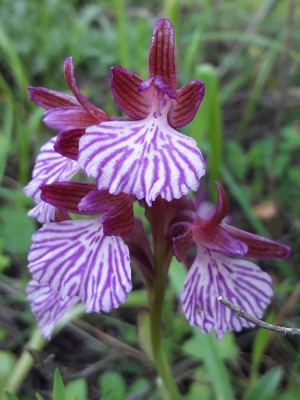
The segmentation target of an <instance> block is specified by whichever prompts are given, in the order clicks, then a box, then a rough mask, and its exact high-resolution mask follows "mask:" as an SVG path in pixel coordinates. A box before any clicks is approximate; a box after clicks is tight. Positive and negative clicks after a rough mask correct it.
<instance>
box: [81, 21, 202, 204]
mask: <svg viewBox="0 0 300 400" xmlns="http://www.w3.org/2000/svg"><path fill="white" fill-rule="evenodd" d="M148 69H149V79H148V80H146V81H143V80H142V79H141V78H139V77H138V76H136V75H135V74H133V73H132V72H130V71H127V70H125V69H124V68H122V67H120V66H117V67H114V68H112V70H111V86H112V92H113V95H114V98H115V101H116V103H117V104H118V105H119V107H120V108H121V110H122V111H124V112H125V113H126V114H127V115H128V116H129V117H130V119H131V120H130V121H124V120H119V121H109V122H103V123H101V124H100V125H95V126H92V127H90V128H87V129H86V133H85V135H83V136H82V137H81V139H80V142H79V157H78V162H79V164H80V166H81V167H82V169H83V170H84V172H85V173H86V175H87V176H88V177H89V178H95V179H96V182H97V187H98V189H99V190H103V189H107V190H109V192H110V193H112V194H118V193H121V192H124V193H128V194H131V195H135V196H136V197H137V199H139V200H140V199H145V201H146V203H147V204H148V205H149V206H150V205H151V204H152V202H153V201H154V200H155V199H156V198H157V196H159V195H160V196H161V197H162V198H164V199H166V200H168V201H171V200H172V199H174V198H175V199H178V198H180V197H181V196H182V195H183V194H186V193H187V192H188V191H189V190H197V189H198V187H199V180H200V178H201V176H203V175H204V173H205V162H204V160H203V157H202V155H201V152H200V150H199V149H198V148H197V144H196V142H195V141H194V140H193V139H192V138H190V137H187V136H185V135H183V134H181V133H179V132H177V131H176V130H175V129H174V128H179V127H182V126H184V125H186V124H188V123H189V122H190V121H191V120H192V119H193V117H194V116H195V114H196V112H197V110H198V107H199V105H200V103H201V101H202V99H203V96H204V84H203V82H200V81H197V80H194V81H192V82H190V83H189V84H188V85H186V86H185V87H183V88H182V89H179V90H177V71H176V64H175V49H174V29H173V26H172V24H171V22H170V21H169V20H167V19H161V20H159V21H158V22H157V23H156V24H155V26H154V29H153V34H152V40H151V44H150V50H149V62H148Z"/></svg>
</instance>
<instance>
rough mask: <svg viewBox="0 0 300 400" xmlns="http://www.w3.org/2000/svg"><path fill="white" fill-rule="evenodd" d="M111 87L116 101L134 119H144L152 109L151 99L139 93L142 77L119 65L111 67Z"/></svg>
mask: <svg viewBox="0 0 300 400" xmlns="http://www.w3.org/2000/svg"><path fill="white" fill-rule="evenodd" d="M110 81H111V88H112V92H113V95H114V98H115V102H116V103H117V104H118V106H119V107H120V109H121V110H122V111H124V113H125V114H127V115H129V117H131V118H133V119H138V120H139V119H144V118H146V117H147V115H148V114H149V112H150V110H151V101H150V99H147V98H146V97H145V96H143V95H142V94H140V93H138V89H139V86H140V85H141V83H142V79H141V78H139V77H138V76H136V75H135V74H133V73H132V72H130V71H127V70H126V69H124V68H122V67H120V66H118V67H114V68H112V69H111V73H110Z"/></svg>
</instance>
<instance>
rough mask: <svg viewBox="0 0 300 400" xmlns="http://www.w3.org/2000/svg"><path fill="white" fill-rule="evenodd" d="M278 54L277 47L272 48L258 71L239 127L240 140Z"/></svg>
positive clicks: (238, 137) (238, 136) (238, 135)
mask: <svg viewBox="0 0 300 400" xmlns="http://www.w3.org/2000/svg"><path fill="white" fill-rule="evenodd" d="M277 55H278V51H277V49H273V48H271V49H270V50H269V52H268V54H267V55H266V57H265V60H264V61H263V62H262V64H261V65H260V70H259V72H258V75H257V78H256V80H255V83H254V86H253V89H252V91H251V94H250V98H249V102H248V104H247V107H246V109H245V111H244V113H243V118H242V121H241V123H240V125H239V127H238V131H237V139H238V140H239V141H241V140H242V139H243V137H244V135H245V131H246V129H247V128H248V125H249V122H250V120H251V118H252V116H253V114H254V111H255V107H256V105H257V102H258V99H259V96H260V94H261V92H262V89H263V87H264V86H265V84H266V82H267V80H268V78H269V76H270V74H271V72H272V69H273V68H274V65H275V61H276V58H277Z"/></svg>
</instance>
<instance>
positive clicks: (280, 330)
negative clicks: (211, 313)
mask: <svg viewBox="0 0 300 400" xmlns="http://www.w3.org/2000/svg"><path fill="white" fill-rule="evenodd" d="M218 300H219V302H220V303H222V304H224V306H226V307H228V308H229V309H230V310H231V311H233V312H234V313H235V314H236V315H238V316H239V317H242V318H244V319H245V320H247V321H249V322H252V323H253V324H254V325H256V326H259V327H260V328H264V329H268V330H270V331H274V332H277V333H281V334H282V335H299V336H300V329H299V328H286V327H284V326H278V325H272V324H268V323H267V322H264V321H262V320H260V319H258V318H256V317H253V315H251V314H248V313H247V312H246V311H244V310H242V309H241V308H240V307H237V306H235V305H234V304H232V303H231V302H230V301H229V300H227V299H224V297H222V296H220V297H219V298H218Z"/></svg>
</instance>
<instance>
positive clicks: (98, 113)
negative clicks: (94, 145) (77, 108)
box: [64, 57, 109, 125]
mask: <svg viewBox="0 0 300 400" xmlns="http://www.w3.org/2000/svg"><path fill="white" fill-rule="evenodd" d="M64 75H65V80H66V82H67V84H68V86H69V89H70V90H71V92H72V93H73V94H74V96H75V97H76V99H77V100H78V101H79V103H80V104H81V106H82V107H83V108H84V109H85V110H86V111H88V112H89V113H90V114H91V115H93V116H94V117H95V118H97V120H98V122H96V123H98V124H100V123H101V122H103V121H109V117H108V116H107V115H106V114H105V113H104V112H103V111H102V110H100V109H99V108H97V107H95V106H94V105H93V104H92V103H90V102H89V101H88V100H87V99H86V98H85V97H84V96H83V95H82V94H81V93H80V91H79V90H78V87H77V83H76V80H75V73H74V65H73V57H69V58H67V59H66V60H65V61H64ZM91 125H94V124H91Z"/></svg>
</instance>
